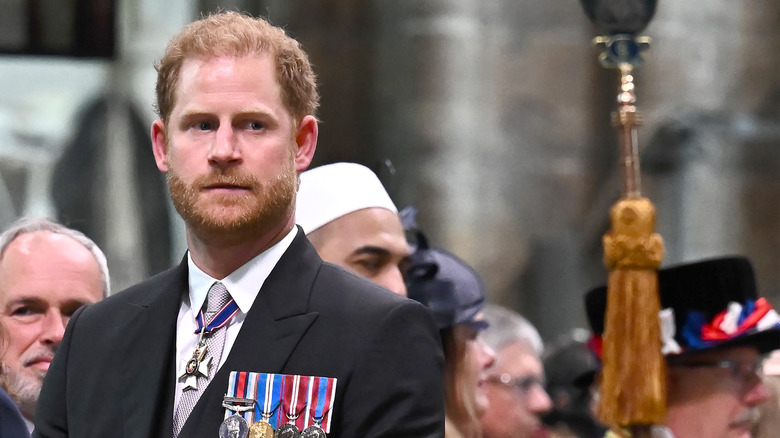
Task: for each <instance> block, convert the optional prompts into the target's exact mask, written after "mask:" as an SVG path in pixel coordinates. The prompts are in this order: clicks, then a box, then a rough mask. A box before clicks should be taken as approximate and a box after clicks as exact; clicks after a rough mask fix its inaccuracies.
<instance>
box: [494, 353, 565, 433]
mask: <svg viewBox="0 0 780 438" xmlns="http://www.w3.org/2000/svg"><path fill="white" fill-rule="evenodd" d="M488 374H489V375H490V377H489V381H488V384H487V385H486V394H487V397H488V402H489V403H488V405H489V407H488V409H487V411H485V414H484V415H483V416H482V431H483V434H484V436H485V437H486V438H532V437H535V436H540V434H542V433H543V427H542V421H541V419H540V416H541V415H542V414H543V413H545V412H547V411H549V410H550V408H551V407H552V402H551V401H550V397H549V396H548V395H547V392H545V390H544V383H543V382H544V368H543V366H542V362H541V361H540V360H539V357H538V356H537V354H536V352H534V351H533V350H532V349H531V347H529V346H528V345H526V344H523V343H519V342H515V343H512V344H509V345H506V346H504V347H503V348H501V349H500V350H499V351H498V352H497V353H496V361H495V364H494V365H493V367H492V368H491V369H489V370H488Z"/></svg>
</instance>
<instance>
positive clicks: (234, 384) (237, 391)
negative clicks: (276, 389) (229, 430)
mask: <svg viewBox="0 0 780 438" xmlns="http://www.w3.org/2000/svg"><path fill="white" fill-rule="evenodd" d="M256 391H257V373H248V372H246V371H241V372H239V371H231V372H230V378H229V380H228V390H227V395H229V396H231V397H237V398H244V399H249V400H256ZM233 413H235V414H238V415H241V416H242V417H244V420H246V421H247V423H248V424H252V423H253V422H254V418H255V410H254V409H249V410H245V411H241V412H234V411H233V410H231V409H229V408H228V409H226V412H225V418H227V417H229V416H230V415H231V414H233Z"/></svg>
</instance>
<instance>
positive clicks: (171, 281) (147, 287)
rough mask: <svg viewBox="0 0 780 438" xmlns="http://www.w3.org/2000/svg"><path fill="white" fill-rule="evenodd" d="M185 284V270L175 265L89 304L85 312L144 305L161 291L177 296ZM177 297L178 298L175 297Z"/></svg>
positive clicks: (109, 313) (94, 312) (107, 310)
mask: <svg viewBox="0 0 780 438" xmlns="http://www.w3.org/2000/svg"><path fill="white" fill-rule="evenodd" d="M186 285H187V270H186V268H183V267H182V266H176V267H173V268H170V269H168V270H166V271H163V272H160V273H158V274H156V275H154V276H152V277H150V278H148V279H146V280H143V281H141V282H140V283H136V284H134V285H132V286H129V287H127V288H125V289H123V290H121V291H119V292H116V293H114V294H112V295H111V296H109V297H106V298H105V299H103V300H101V301H98V302H97V303H94V304H90V305H89V306H87V308H86V309H85V311H84V313H85V314H108V315H111V312H112V311H113V310H116V309H117V308H118V307H124V306H128V305H131V306H139V307H145V306H148V305H150V303H152V302H153V301H154V300H155V299H157V298H159V296H160V293H162V292H164V291H165V292H172V293H175V294H176V296H177V297H178V296H179V295H180V293H181V292H182V291H183V290H184V289H183V288H185V287H186ZM177 299H178V298H177Z"/></svg>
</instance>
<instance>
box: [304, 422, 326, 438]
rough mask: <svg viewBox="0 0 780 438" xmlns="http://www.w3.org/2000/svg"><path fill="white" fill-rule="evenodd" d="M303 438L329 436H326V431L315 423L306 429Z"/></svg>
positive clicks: (324, 437) (323, 437)
mask: <svg viewBox="0 0 780 438" xmlns="http://www.w3.org/2000/svg"><path fill="white" fill-rule="evenodd" d="M301 438H327V435H325V431H324V430H322V428H321V427H320V426H319V425H318V424H316V423H315V424H313V425H311V426H309V427H307V428H306V429H304V431H303V434H302V435H301Z"/></svg>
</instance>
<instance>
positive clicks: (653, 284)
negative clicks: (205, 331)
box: [598, 197, 666, 427]
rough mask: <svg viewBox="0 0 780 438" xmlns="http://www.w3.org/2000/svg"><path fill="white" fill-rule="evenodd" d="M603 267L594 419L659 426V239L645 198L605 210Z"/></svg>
mask: <svg viewBox="0 0 780 438" xmlns="http://www.w3.org/2000/svg"><path fill="white" fill-rule="evenodd" d="M610 219H611V222H612V230H611V231H610V232H609V233H608V234H606V235H605V236H604V264H605V265H606V266H607V268H608V269H609V270H610V273H609V281H608V283H607V311H606V317H605V321H604V324H605V329H604V337H603V341H604V343H603V354H602V358H603V363H604V365H603V369H602V376H601V389H600V394H599V410H598V416H599V419H600V420H601V421H602V422H603V423H604V424H606V425H608V426H611V427H628V426H634V425H650V424H662V423H663V422H664V417H665V415H666V377H665V376H666V368H665V362H664V358H663V355H662V354H661V329H660V325H659V322H658V312H659V311H660V300H659V298H658V272H657V269H658V266H659V265H660V263H661V260H662V259H663V251H664V249H663V240H662V239H661V236H660V235H658V234H657V233H655V232H654V231H655V207H654V206H653V204H652V203H651V202H650V200H649V199H647V198H641V197H636V198H623V199H621V200H619V201H618V202H617V203H616V204H615V205H614V206H613V207H612V209H611V211H610Z"/></svg>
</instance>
